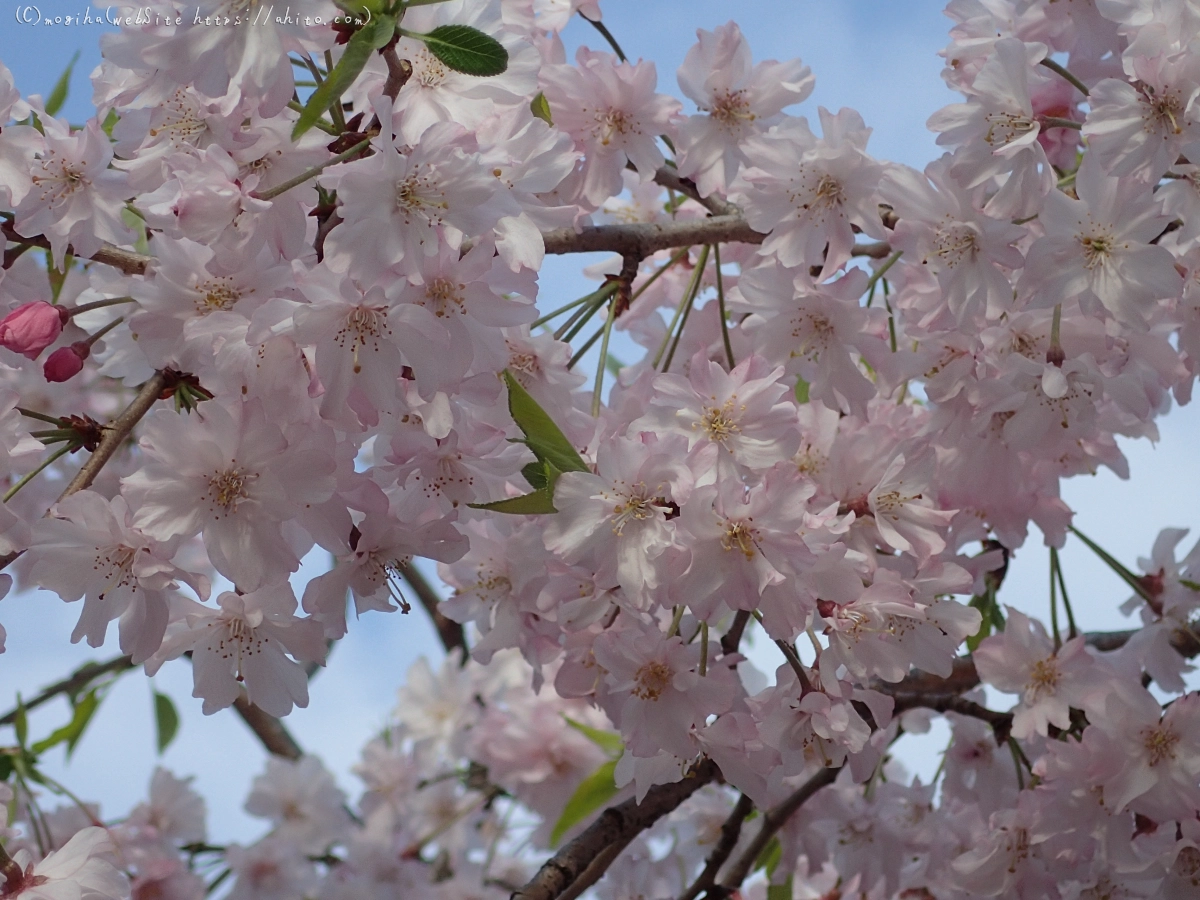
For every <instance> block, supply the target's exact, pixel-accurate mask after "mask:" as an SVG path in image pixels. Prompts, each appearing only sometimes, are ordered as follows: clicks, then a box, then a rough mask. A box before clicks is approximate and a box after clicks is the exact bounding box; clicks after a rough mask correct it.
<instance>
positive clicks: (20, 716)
mask: <svg viewBox="0 0 1200 900" xmlns="http://www.w3.org/2000/svg"><path fill="white" fill-rule="evenodd" d="M13 728H14V729H15V730H16V732H17V746H18V747H24V746H25V742H26V741H28V740H29V717H28V716H27V715H26V714H25V701H24V700H22V699H21V695H20V694H17V711H16V712H15V713H14V714H13Z"/></svg>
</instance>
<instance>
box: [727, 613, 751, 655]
mask: <svg viewBox="0 0 1200 900" xmlns="http://www.w3.org/2000/svg"><path fill="white" fill-rule="evenodd" d="M749 621H750V611H749V610H748V609H739V610H738V611H737V613H736V614H735V615H734V617H733V624H732V625H730V626H729V630H728V631H727V632H725V634H724V635H722V636H721V652H722V653H724V654H725V655H727V656H728V655H729V654H730V653H736V652H737V648H738V645H739V644H740V643H741V642H742V632H744V631H745V630H746V623H747V622H749Z"/></svg>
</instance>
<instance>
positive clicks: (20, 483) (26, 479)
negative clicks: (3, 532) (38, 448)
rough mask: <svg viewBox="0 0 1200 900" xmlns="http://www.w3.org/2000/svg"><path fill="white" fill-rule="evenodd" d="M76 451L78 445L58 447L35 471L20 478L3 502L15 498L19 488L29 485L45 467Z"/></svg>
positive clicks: (68, 444)
mask: <svg viewBox="0 0 1200 900" xmlns="http://www.w3.org/2000/svg"><path fill="white" fill-rule="evenodd" d="M78 449H79V444H74V445H72V444H70V443H67V444H64V445H63V446H61V447H59V448H58V449H57V450H55V451H54V452H53V453H51V454H50V455H49V456H48V457H46V459H45V460H43V461H42V463H41V465H39V466H38V467H37V468H36V469H34V470H33V471H32V472H30V473H29V474H28V475H26V476H25V477H24V478H22V479H21V480H20V481H18V482H17V483H16V484H14V485H13V486H12V487H11V488H9V489H8V493H7V494H5V495H4V498H3V502H4V503H7V502H8V501H9V500H11V499H12V498H13V497H15V496H16V494H17V491H19V490H20V489H21V488H23V487H25V485H27V484H29V482H31V481H32V480H33V479H34V477H35V476H37V475H38V474H39V473H40V472H41V471H42V470H43V469H45V468H46V467H47V466H49V465H50V464H51V463H53V462H54V461H55V460H57V459H58V458H59V457H62V456H65V455H66V454H68V453H70V452H71V451H73V450H78Z"/></svg>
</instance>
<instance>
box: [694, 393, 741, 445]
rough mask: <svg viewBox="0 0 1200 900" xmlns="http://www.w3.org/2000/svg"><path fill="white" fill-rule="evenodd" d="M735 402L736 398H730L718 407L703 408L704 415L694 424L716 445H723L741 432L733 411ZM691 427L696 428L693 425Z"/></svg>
mask: <svg viewBox="0 0 1200 900" xmlns="http://www.w3.org/2000/svg"><path fill="white" fill-rule="evenodd" d="M735 400H737V397H730V398H729V399H728V400H726V401H725V402H724V403H722V404H721V405H720V406H719V407H718V406H706V407H704V415H703V416H702V417H701V419H700V421H699V422H698V423H696V424H697V425H700V426H702V427H703V428H704V431H705V433H706V434H707V435H708V439H709V440H710V441H712V442H714V443H717V444H724V443H725V442H726V441H727V440H729V438H731V437H732V436H733V435H735V434H737V433H738V432H739V431H741V428H739V427H738V423H737V419H736V417H735V416H734V411H733V404H734V401H735ZM692 427H693V428H694V427H696V426H695V425H693V426H692Z"/></svg>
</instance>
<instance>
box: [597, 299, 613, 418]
mask: <svg viewBox="0 0 1200 900" xmlns="http://www.w3.org/2000/svg"><path fill="white" fill-rule="evenodd" d="M616 320H617V301H616V300H609V301H608V321H606V322H605V323H604V339H603V340H601V341H600V361H599V362H598V363H597V364H596V387H595V389H594V390H593V391H592V418H596V417H597V416H599V415H600V395H601V393H602V392H603V391H604V370H605V368H606V364H607V362H608V339H609V337H611V336H612V329H613V322H615V321H616Z"/></svg>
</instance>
